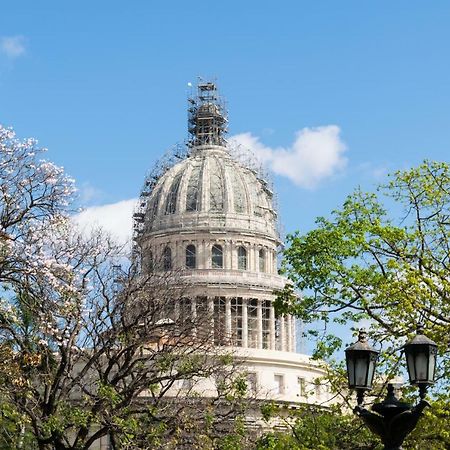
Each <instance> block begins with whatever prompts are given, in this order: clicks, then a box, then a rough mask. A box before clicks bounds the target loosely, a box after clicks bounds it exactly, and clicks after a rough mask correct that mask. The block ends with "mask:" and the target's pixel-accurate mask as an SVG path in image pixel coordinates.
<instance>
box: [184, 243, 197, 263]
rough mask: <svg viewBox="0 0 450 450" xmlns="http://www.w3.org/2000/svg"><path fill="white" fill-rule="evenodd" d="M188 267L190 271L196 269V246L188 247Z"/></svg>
mask: <svg viewBox="0 0 450 450" xmlns="http://www.w3.org/2000/svg"><path fill="white" fill-rule="evenodd" d="M186 267H187V268H188V269H195V267H196V248H195V245H192V244H191V245H188V246H187V247H186Z"/></svg>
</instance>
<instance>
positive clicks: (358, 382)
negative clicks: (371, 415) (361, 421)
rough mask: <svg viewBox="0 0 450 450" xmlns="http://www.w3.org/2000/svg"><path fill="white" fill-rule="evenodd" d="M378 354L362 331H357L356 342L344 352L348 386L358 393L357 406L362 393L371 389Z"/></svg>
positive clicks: (360, 400) (360, 401)
mask: <svg viewBox="0 0 450 450" xmlns="http://www.w3.org/2000/svg"><path fill="white" fill-rule="evenodd" d="M379 353H380V352H378V351H377V350H375V349H374V348H373V347H371V346H370V345H369V343H368V342H367V333H366V331H365V330H364V329H361V330H360V331H359V336H358V342H356V343H355V344H353V345H350V347H347V348H346V350H345V359H346V362H347V377H348V386H349V388H350V389H355V390H356V392H357V393H358V405H360V404H361V403H362V402H363V399H364V392H365V391H370V390H371V389H372V383H373V377H374V375H375V366H376V363H377V359H378V355H379Z"/></svg>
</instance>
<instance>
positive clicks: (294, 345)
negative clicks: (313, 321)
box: [291, 316, 297, 352]
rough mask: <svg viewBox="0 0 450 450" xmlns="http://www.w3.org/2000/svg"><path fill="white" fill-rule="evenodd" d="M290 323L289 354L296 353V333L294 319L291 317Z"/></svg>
mask: <svg viewBox="0 0 450 450" xmlns="http://www.w3.org/2000/svg"><path fill="white" fill-rule="evenodd" d="M291 321H292V337H291V352H295V351H297V342H296V339H295V338H296V332H295V317H294V316H291Z"/></svg>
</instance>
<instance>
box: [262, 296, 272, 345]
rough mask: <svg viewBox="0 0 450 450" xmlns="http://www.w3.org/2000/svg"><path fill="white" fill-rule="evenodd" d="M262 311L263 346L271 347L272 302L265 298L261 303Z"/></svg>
mask: <svg viewBox="0 0 450 450" xmlns="http://www.w3.org/2000/svg"><path fill="white" fill-rule="evenodd" d="M261 312H262V339H263V341H262V348H265V349H267V348H269V347H270V302H269V301H268V300H264V301H263V302H262V305H261Z"/></svg>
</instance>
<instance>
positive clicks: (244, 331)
mask: <svg viewBox="0 0 450 450" xmlns="http://www.w3.org/2000/svg"><path fill="white" fill-rule="evenodd" d="M242 347H244V348H247V347H248V314H247V299H246V298H243V299H242Z"/></svg>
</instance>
